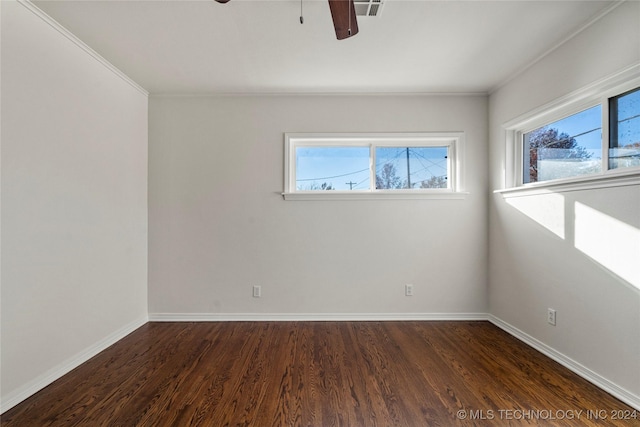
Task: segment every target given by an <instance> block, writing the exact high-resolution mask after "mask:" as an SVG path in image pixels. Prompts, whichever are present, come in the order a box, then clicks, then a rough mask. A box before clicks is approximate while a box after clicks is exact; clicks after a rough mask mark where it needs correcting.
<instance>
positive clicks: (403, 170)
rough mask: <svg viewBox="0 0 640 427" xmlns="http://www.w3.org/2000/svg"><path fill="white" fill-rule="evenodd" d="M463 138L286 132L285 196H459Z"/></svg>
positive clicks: (451, 135)
mask: <svg viewBox="0 0 640 427" xmlns="http://www.w3.org/2000/svg"><path fill="white" fill-rule="evenodd" d="M462 141H463V135H462V133H437V134H436V133H419V134H404V133H397V134H344V135H338V134H285V146H286V147H285V192H284V193H283V194H284V196H285V199H322V198H325V199H328V198H338V199H345V198H385V197H388V198H415V197H427V198H428V197H438V196H439V197H443V196H444V197H446V198H448V197H447V195H449V196H452V195H455V194H458V195H459V194H461V188H462V186H461V182H462V180H461V174H460V170H461V168H460V159H461V152H462V147H463V146H462ZM453 198H455V197H453Z"/></svg>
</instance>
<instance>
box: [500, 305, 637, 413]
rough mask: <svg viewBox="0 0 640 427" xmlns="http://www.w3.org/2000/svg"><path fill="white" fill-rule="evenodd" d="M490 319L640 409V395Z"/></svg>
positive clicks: (503, 323) (526, 335)
mask: <svg viewBox="0 0 640 427" xmlns="http://www.w3.org/2000/svg"><path fill="white" fill-rule="evenodd" d="M488 320H489V321H490V322H491V323H493V324H494V325H496V326H497V327H499V328H500V329H502V330H504V331H505V332H507V333H508V334H510V335H513V336H514V337H516V338H518V339H519V340H520V341H522V342H524V343H525V344H527V345H529V346H531V347H533V348H534V349H536V350H538V351H539V352H540V353H542V354H544V355H545V356H547V357H549V358H551V359H553V360H555V361H556V362H558V363H560V364H561V365H562V366H564V367H565V368H567V369H569V370H571V371H573V372H574V373H576V374H578V375H580V376H581V377H582V378H584V379H585V380H587V381H589V382H591V383H592V384H594V385H595V386H597V387H599V388H601V389H602V390H604V391H606V392H607V393H609V394H611V395H612V396H615V397H616V398H618V399H620V400H621V401H623V402H624V403H626V404H627V405H629V406H631V407H633V408H635V409H638V410H640V396H638V395H636V394H634V393H631V392H630V391H628V390H626V389H624V388H622V387H620V386H618V385H617V384H615V383H613V382H611V381H609V380H608V379H606V378H604V377H603V376H601V375H599V374H597V373H596V372H594V371H592V370H591V369H589V368H587V367H586V366H584V365H582V364H580V363H578V362H576V361H575V360H573V359H571V358H570V357H568V356H565V355H564V354H562V353H560V352H559V351H557V350H555V349H554V348H552V347H549V346H548V345H546V344H545V343H543V342H542V341H539V340H538V339H536V338H534V337H532V336H531V335H529V334H527V333H526V332H523V331H521V330H520V329H518V328H516V327H515V326H512V325H510V324H509V323H507V322H505V321H504V320H502V319H500V318H498V317H496V316H494V315H492V314H489V315H488Z"/></svg>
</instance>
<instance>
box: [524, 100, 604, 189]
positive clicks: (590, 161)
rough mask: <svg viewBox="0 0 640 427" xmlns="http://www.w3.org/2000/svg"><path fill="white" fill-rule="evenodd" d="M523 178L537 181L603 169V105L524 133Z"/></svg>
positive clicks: (528, 180)
mask: <svg viewBox="0 0 640 427" xmlns="http://www.w3.org/2000/svg"><path fill="white" fill-rule="evenodd" d="M523 157H524V159H523V160H524V168H523V172H524V176H523V181H524V182H525V183H527V182H539V181H548V180H551V179H560V178H570V177H576V176H581V175H589V174H594V173H599V172H601V170H602V107H601V106H600V105H596V106H595V107H592V108H589V109H588V110H584V111H581V112H580V113H577V114H574V115H572V116H569V117H566V118H564V119H562V120H558V121H557V122H554V123H550V124H548V125H547V126H543V127H541V128H538V129H536V130H533V131H531V132H528V133H525V134H524V156H523Z"/></svg>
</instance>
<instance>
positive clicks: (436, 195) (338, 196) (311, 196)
mask: <svg viewBox="0 0 640 427" xmlns="http://www.w3.org/2000/svg"><path fill="white" fill-rule="evenodd" d="M468 194H469V193H466V192H401V191H394V192H375V193H374V192H359V193H356V192H352V191H347V192H340V191H327V192H314V193H302V192H296V193H282V197H283V198H284V200H289V201H298V200H300V201H302V200H305V201H309V200H312V201H320V200H462V199H465V198H466V197H467V195H468Z"/></svg>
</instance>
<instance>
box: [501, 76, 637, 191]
mask: <svg viewBox="0 0 640 427" xmlns="http://www.w3.org/2000/svg"><path fill="white" fill-rule="evenodd" d="M639 74H640V72H639V71H638V70H631V71H629V72H628V74H625V73H620V75H617V76H614V77H612V78H607V79H603V80H602V81H601V82H597V83H595V84H593V85H591V86H589V87H587V88H585V89H582V90H581V91H577V92H575V93H573V94H570V95H567V96H566V97H564V98H563V99H561V100H558V101H555V102H552V103H550V104H548V105H546V106H544V107H542V108H540V109H538V110H536V111H534V112H533V113H531V114H529V115H527V116H523V117H522V118H519V119H516V120H514V121H513V122H512V123H507V124H506V125H505V128H506V130H507V169H506V175H505V177H506V182H505V184H506V187H507V188H506V189H505V190H499V191H501V192H502V191H506V192H509V191H510V189H513V190H517V189H518V188H521V189H525V188H527V187H534V188H538V187H544V186H560V185H565V184H567V185H571V184H575V185H578V184H580V185H583V184H584V185H583V186H589V185H592V186H593V185H596V184H594V182H595V181H598V183H597V186H603V185H604V186H608V185H609V184H611V185H628V184H629V182H630V181H629V180H632V181H634V180H636V178H637V176H638V175H640V76H639ZM614 181H615V183H614ZM589 183H592V184H589ZM575 185H574V186H575Z"/></svg>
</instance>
